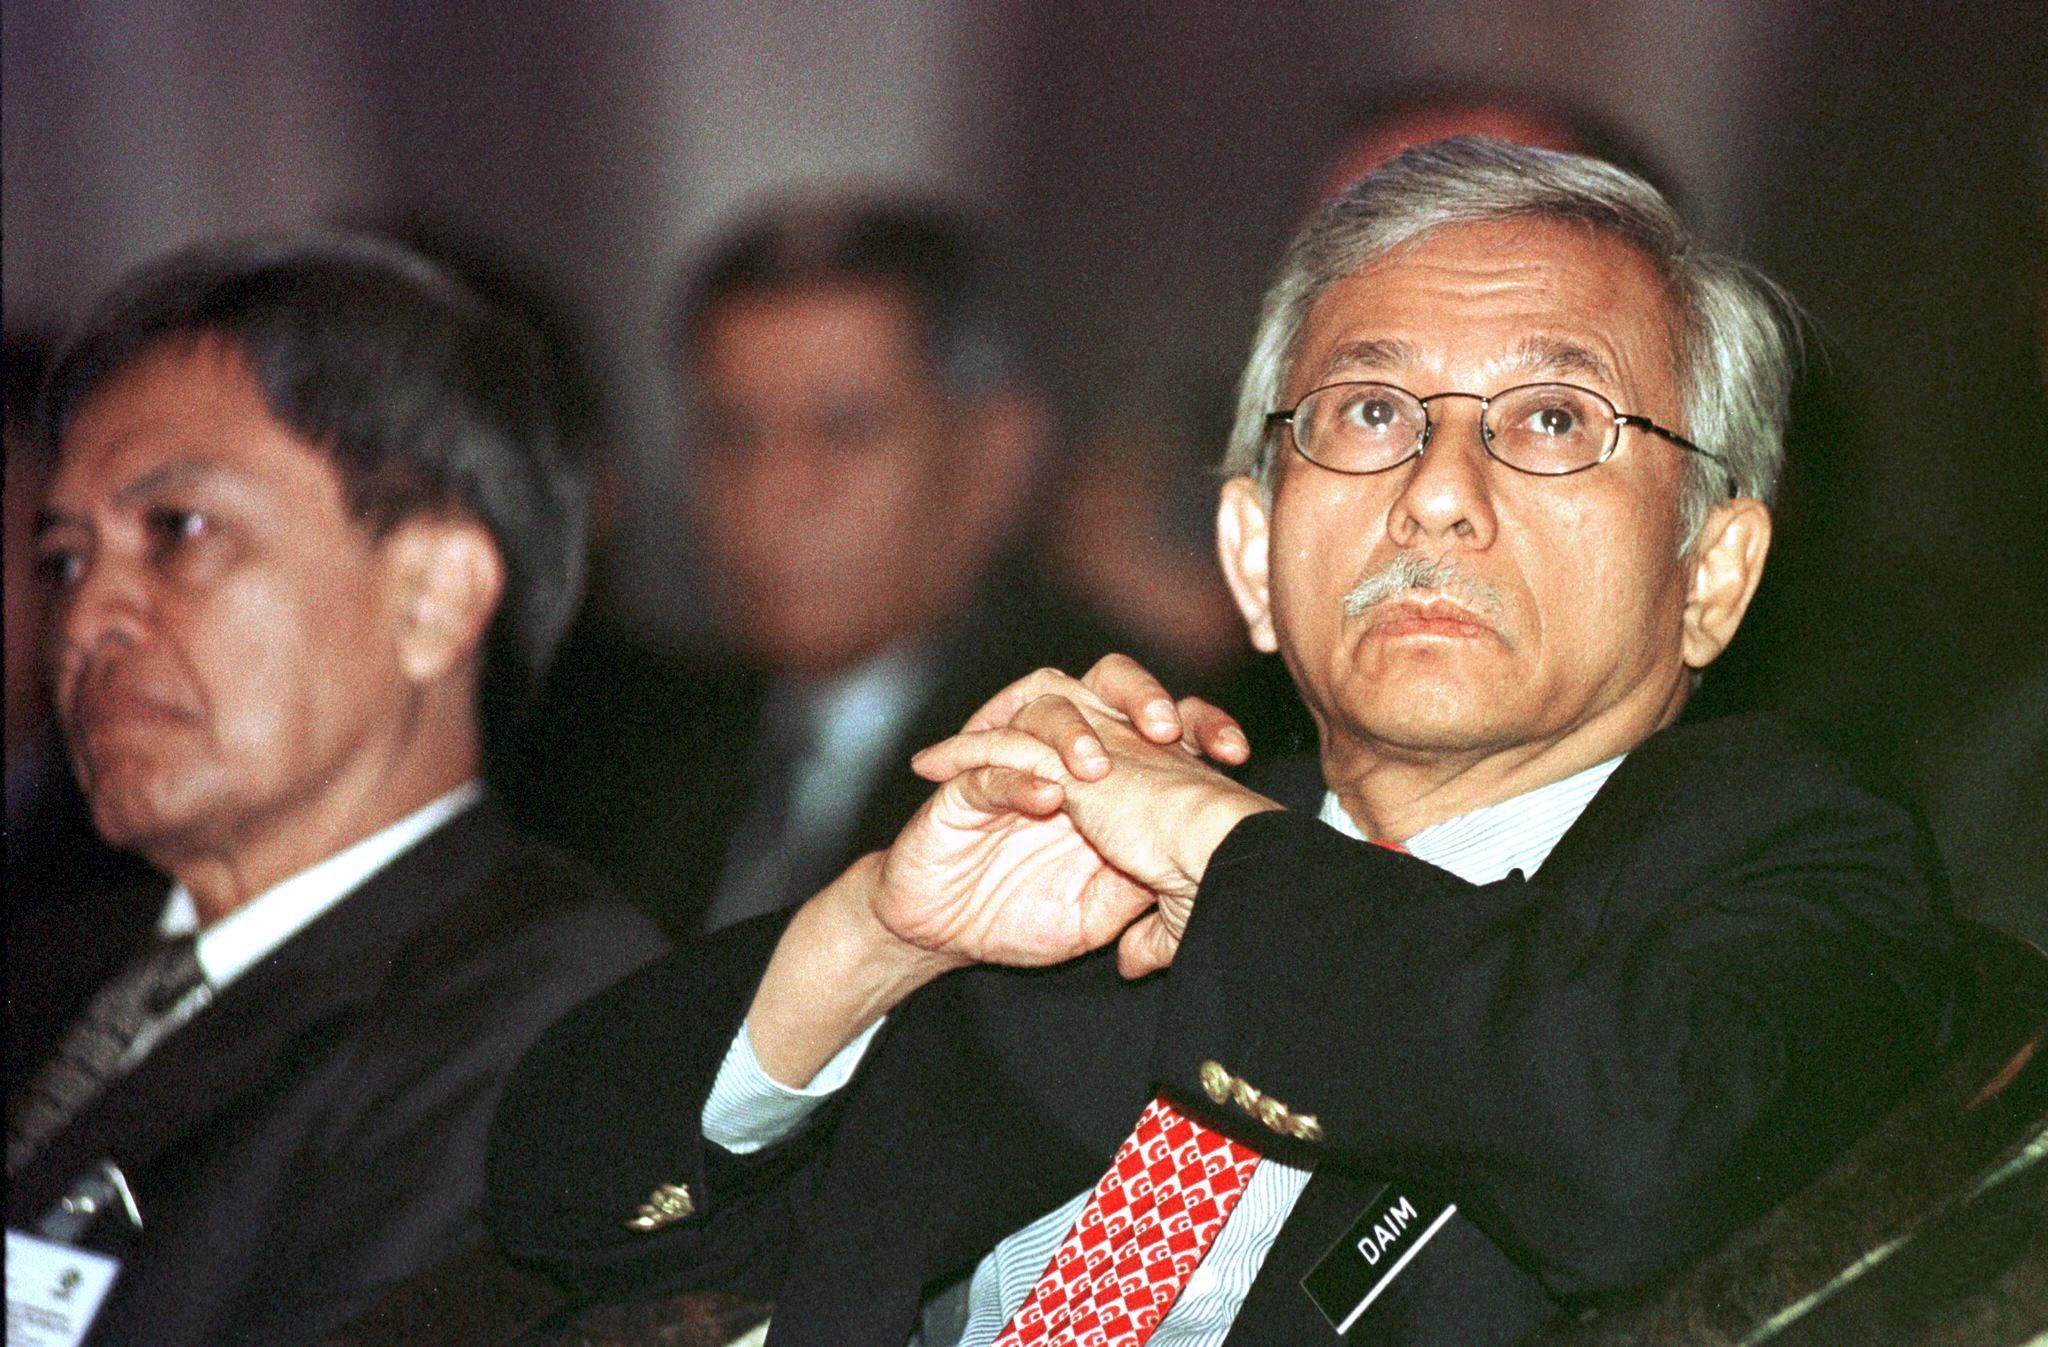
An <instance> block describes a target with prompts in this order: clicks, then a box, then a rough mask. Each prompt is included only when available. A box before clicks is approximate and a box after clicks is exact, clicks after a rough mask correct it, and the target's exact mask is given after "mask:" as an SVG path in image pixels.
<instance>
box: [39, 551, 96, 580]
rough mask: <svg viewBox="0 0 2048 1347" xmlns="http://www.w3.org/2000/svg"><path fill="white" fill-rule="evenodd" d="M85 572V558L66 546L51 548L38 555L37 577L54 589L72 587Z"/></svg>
mask: <svg viewBox="0 0 2048 1347" xmlns="http://www.w3.org/2000/svg"><path fill="white" fill-rule="evenodd" d="M84 573H85V559H84V558H83V557H81V556H79V555H78V553H76V552H74V551H71V550H69V549H66V548H50V549H47V550H45V551H43V552H41V553H39V554H38V555H37V556H36V579H38V580H40V581H41V582H42V583H44V584H46V585H48V586H50V587H51V588H52V589H70V588H71V587H72V586H74V585H76V584H77V583H78V579H79V577H80V576H81V575H83V574H84Z"/></svg>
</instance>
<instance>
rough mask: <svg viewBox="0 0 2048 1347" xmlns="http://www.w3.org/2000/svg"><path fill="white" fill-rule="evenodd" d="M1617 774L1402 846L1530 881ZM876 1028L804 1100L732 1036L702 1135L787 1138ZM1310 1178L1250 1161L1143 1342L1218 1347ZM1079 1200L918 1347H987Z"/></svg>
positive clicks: (1484, 872) (1024, 1232) (1460, 872)
mask: <svg viewBox="0 0 2048 1347" xmlns="http://www.w3.org/2000/svg"><path fill="white" fill-rule="evenodd" d="M1620 765H1621V758H1620V757H1613V758H1609V759H1608V760H1607V761H1605V762H1602V763H1599V764H1597V765H1595V766H1592V767H1588V768H1586V769H1585V770H1584V771H1582V772H1579V773H1576V774H1575V775H1572V776H1568V777H1566V778H1564V779H1563V780H1562V781H1553V782H1551V783H1550V784H1549V785H1547V786H1539V787H1537V788H1536V789H1535V790H1532V791H1529V792H1527V793H1526V794H1523V795H1518V796H1516V797H1515V798H1514V799H1512V800H1505V801H1502V802H1501V803H1499V804H1493V805H1487V806H1486V807H1484V808H1481V809H1475V810H1473V811H1472V812H1471V813H1469V814H1461V815H1459V816H1458V817H1457V818H1454V819H1448V820H1446V821H1445V822H1443V823H1439V824H1437V825H1435V826H1434V827H1430V828H1425V829H1423V830H1422V831H1421V832H1419V833H1417V834H1415V835H1414V836H1413V837H1411V838H1409V839H1408V841H1407V843H1406V845H1407V848H1408V851H1409V853H1410V854H1411V855H1413V856H1415V857H1417V858H1418V859H1421V860H1425V861H1428V862H1429V863H1430V864H1431V865H1434V866H1437V867H1439V868H1441V869H1444V870H1448V871H1450V872H1451V873H1452V874H1454V875H1456V876H1457V877H1458V878H1460V879H1462V880H1465V881H1466V882H1467V883H1471V884H1491V883H1494V882H1495V881H1497V880H1501V879H1504V878H1506V877H1507V875H1508V873H1509V872H1510V871H1513V870H1520V871H1521V872H1522V873H1523V874H1524V875H1531V874H1534V873H1535V872H1536V870H1537V867H1539V866H1541V865H1542V864H1543V862H1544V860H1545V859H1546V858H1547V857H1548V856H1549V855H1550V852H1551V849H1552V848H1553V847H1555V846H1556V845H1557V842H1558V839H1559V838H1561V837H1563V836H1564V834H1565V832H1566V830H1567V829H1569V828H1570V827H1571V826H1572V824H1573V823H1574V822H1576V821H1577V820H1578V817H1579V815H1580V814H1581V813H1582V812H1583V811H1584V810H1585V808H1586V805H1587V804H1588V803H1589V802H1590V801H1591V800H1592V798H1593V796H1594V795H1595V794H1597V793H1598V792H1599V790H1600V787H1601V786H1602V785H1604V784H1605V783H1606V781H1607V778H1608V776H1609V775H1611V774H1612V773H1613V771H1614V769H1615V768H1616V767H1619V766H1620ZM1319 817H1320V818H1321V819H1322V821H1323V822H1324V823H1327V824H1329V825H1330V826H1331V827H1333V828H1335V829H1336V830H1337V831H1339V832H1341V833H1343V834H1344V835H1345V836H1347V837H1352V838H1356V839H1358V840H1360V841H1364V840H1366V839H1365V837H1364V834H1362V833H1361V832H1360V831H1359V829H1358V827H1357V825H1356V824H1354V823H1353V822H1352V821H1351V817H1350V815H1348V814H1346V813H1345V812H1344V807H1343V806H1342V805H1340V804H1339V803H1338V802H1337V797H1336V795H1334V794H1325V795H1324V797H1323V807H1322V811H1321V813H1320V815H1319ZM879 1027H880V1025H879V1024H877V1025H874V1026H871V1027H870V1028H869V1029H868V1030H867V1031H866V1032H865V1033H863V1034H862V1035H861V1036H860V1037H859V1038H857V1039H856V1040H854V1042H852V1043H850V1044H848V1045H847V1047H846V1048H845V1049H844V1050H842V1051H841V1052H840V1053H839V1055H838V1056H837V1057H834V1058H833V1059H832V1061H831V1062H829V1063H827V1064H826V1066H825V1068H824V1069H823V1070H821V1071H820V1072H819V1073H818V1075H817V1076H816V1078H814V1079H813V1080H812V1081H811V1083H810V1084H809V1085H808V1086H806V1087H805V1088H804V1089H802V1090H792V1089H789V1088H788V1087H786V1086H783V1085H780V1084H778V1083H777V1082H776V1081H775V1080H774V1079H773V1078H771V1077H770V1076H769V1075H768V1073H767V1072H765V1071H763V1070H762V1069H761V1064H760V1062H759V1060H758V1059H757V1058H756V1057H755V1056H754V1049H753V1045H752V1043H750V1042H749V1041H748V1039H747V1031H746V1029H745V1028H744V1027H742V1028H741V1029H740V1032H739V1034H738V1035H737V1036H736V1037H735V1038H734V1039H733V1044H732V1047H731V1049H730V1050H729V1051H728V1052H727V1054H726V1058H725V1063H724V1065H723V1066H721V1067H720V1069H719V1073H718V1079H717V1081H716V1083H715V1084H714V1085H713V1086H712V1090H711V1098H710V1100H709V1101H708V1102H707V1103H706V1104H705V1106H704V1123H703V1126H704V1135H705V1137H706V1138H707V1139H708V1140H710V1141H713V1142H715V1143H717V1144H718V1145H720V1146H723V1147H725V1148H726V1149H727V1150H730V1151H733V1152H735V1153H737V1154H741V1155H744V1154H747V1153H749V1152H752V1151H756V1150H759V1149H761V1148H762V1147H763V1146H767V1145H771V1144H773V1143H774V1142H776V1141H778V1140H780V1139H781V1138H783V1137H785V1136H788V1135H789V1134H790V1133H791V1132H793V1131H795V1130H796V1129H797V1128H798V1127H799V1126H801V1125H802V1123H803V1121H804V1119H806V1118H808V1117H809V1116H810V1114H811V1112H812V1110H813V1109H815V1108H816V1107H817V1106H818V1104H819V1102H820V1101H822V1100H823V1099H825V1098H826V1097H828V1096H829V1095H831V1094H832V1092H833V1091H835V1090H837V1089H839V1088H840V1087H842V1086H843V1085H845V1083H846V1082H847V1080H848V1079H850V1078H851V1077H852V1075H853V1071H854V1068H855V1067H857V1066H858V1065H859V1064H860V1059H861V1056H862V1054H863V1053H865V1052H866V1051H867V1046H868V1044H869V1042H871V1041H872V1040H873V1037H874V1034H875V1030H876V1029H877V1028H879ZM1308 1179H1309V1171H1308V1170H1306V1169H1299V1168H1296V1167H1295V1166H1293V1165H1287V1164H1282V1163H1281V1162H1280V1161H1278V1160H1261V1161H1259V1163H1258V1167H1257V1168H1256V1169H1254V1170H1253V1171H1252V1177H1251V1181H1250V1182H1249V1183H1247V1184H1246V1185H1245V1190H1244V1195H1243V1196H1242V1197H1241V1198H1239V1199H1238V1203H1237V1206H1236V1208H1235V1209H1233V1210H1232V1211H1231V1213H1230V1217H1229V1219H1228V1220H1226V1221H1225V1222H1224V1223H1223V1229H1222V1230H1221V1231H1219V1232H1218V1233H1217V1236H1216V1242H1215V1244H1213V1245H1212V1246H1210V1249H1209V1252H1208V1255H1207V1256H1206V1257H1204V1258H1203V1259H1202V1262H1201V1264H1200V1265H1199V1266H1197V1267H1196V1268H1195V1271H1194V1274H1193V1275H1192V1276H1191V1277H1189V1278H1188V1284H1187V1285H1186V1286H1185V1287H1184V1288H1183V1289H1182V1290H1181V1293H1180V1296H1179V1297H1178V1298H1177V1299H1176V1300H1175V1301H1174V1302H1173V1308H1172V1309H1171V1310H1169V1311H1167V1315H1166V1319H1165V1321H1164V1322H1162V1323H1161V1324H1160V1325H1159V1328H1158V1330H1157V1331H1156V1332H1155V1333H1153V1335H1152V1338H1151V1341H1152V1342H1153V1343H1155V1344H1157V1345H1158V1347H1217V1344H1219V1343H1221V1342H1222V1341H1223V1338H1224V1335H1225V1334H1227V1333H1228V1332H1229V1331H1230V1325H1231V1322H1232V1321H1233V1320H1235V1319H1236V1318H1237V1311H1238V1307H1239V1306H1240V1305H1242V1304H1243V1303H1244V1298H1245V1296H1246V1294H1247V1293H1249V1292H1250V1290H1251V1286H1252V1280H1253V1279H1254V1278H1256V1277H1257V1276H1258V1275H1259V1265H1260V1264H1261V1263H1263V1262H1264V1261H1265V1258H1266V1251H1267V1250H1268V1249H1270V1248H1272V1246H1273V1241H1274V1239H1275V1238H1277V1237H1278V1235H1279V1234H1280V1227H1281V1226H1282V1225H1284V1224H1286V1222H1287V1217H1288V1213H1290V1212H1291V1211H1293V1209H1294V1203H1295V1200H1296V1199H1297V1198H1299V1197H1300V1196H1301V1190H1302V1188H1303V1187H1305V1186H1306V1185H1307V1183H1308ZM1088 1196H1089V1195H1088V1193H1087V1192H1080V1193H1076V1194H1075V1195H1074V1196H1073V1197H1072V1198H1070V1199H1069V1200H1068V1201H1066V1202H1064V1203H1062V1204H1060V1205H1059V1206H1058V1207H1055V1208H1054V1209H1053V1210H1051V1211H1049V1212H1047V1213H1046V1214H1045V1215H1043V1216H1041V1217H1039V1218H1038V1219H1037V1220H1035V1221H1033V1222H1031V1224H1029V1225H1027V1226H1025V1227H1024V1228H1023V1229H1021V1230H1018V1231H1017V1232H1015V1233H1014V1234H1011V1235H1009V1236H1007V1237H1006V1238H1004V1239H1003V1240H1002V1241H1001V1242H1000V1243H998V1244H997V1245H996V1247H995V1248H994V1249H993V1250H992V1251H991V1252H990V1253H989V1255H988V1256H987V1257H986V1258H984V1259H982V1260H981V1264H980V1266H979V1267H977V1268H976V1269H975V1270H974V1278H973V1281H972V1282H971V1283H970V1284H969V1287H968V1293H967V1322H966V1327H965V1329H964V1330H963V1331H962V1332H961V1333H960V1334H959V1336H958V1337H957V1338H956V1339H950V1340H949V1341H946V1342H941V1341H939V1340H936V1339H934V1340H928V1341H924V1342H922V1343H921V1344H920V1347H989V1344H990V1343H992V1342H994V1341H995V1337H996V1334H997V1333H999V1332H1001V1331H1002V1327H1003V1325H1004V1324H1005V1323H1007V1322H1009V1319H1010V1316H1011V1315H1013V1314H1015V1313H1016V1312H1017V1308H1018V1306H1020V1305H1022V1304H1023V1303H1024V1297H1025V1296H1027V1295H1029V1294H1030V1292H1031V1288H1032V1287H1033V1286H1034V1285H1036V1284H1037V1281H1038V1278H1039V1277H1040V1275H1041V1274H1043V1273H1044V1271H1045V1269H1046V1265H1047V1264H1049V1263H1050V1262H1051V1261H1052V1256H1053V1254H1054V1253H1055V1252H1057V1251H1058V1249H1059V1246H1060V1243H1061V1241H1062V1240H1064V1239H1065V1238H1066V1234H1067V1230H1068V1229H1069V1228H1070V1227H1071V1226H1072V1225H1073V1224H1074V1221H1075V1218H1077V1217H1078V1216H1080V1214H1081V1209H1082V1208H1083V1207H1085V1206H1086V1205H1087V1203H1088Z"/></svg>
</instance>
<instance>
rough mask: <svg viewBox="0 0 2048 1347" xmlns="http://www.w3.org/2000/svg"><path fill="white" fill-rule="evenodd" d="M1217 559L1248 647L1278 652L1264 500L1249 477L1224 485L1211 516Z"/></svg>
mask: <svg viewBox="0 0 2048 1347" xmlns="http://www.w3.org/2000/svg"><path fill="white" fill-rule="evenodd" d="M1216 554H1217V557H1218V559H1219V560H1221V561H1222V563H1223V578H1224V580H1225V581H1227V582H1228V583H1229V585H1230V597H1232V598H1233V599H1236V600H1237V611H1238V612H1240V613H1242V614H1244V625H1245V628H1246V630H1247V631H1249V632H1250V633H1251V638H1252V645H1253V647H1254V648H1256V649H1258V650H1261V651H1264V652H1265V653H1266V654H1268V655H1270V654H1272V653H1273V652H1274V651H1276V650H1278V649H1279V648H1280V639H1279V637H1278V636H1276V635H1275V634H1274V631H1273V596H1272V588H1271V585H1270V583H1269V571H1268V562H1269V560H1270V557H1271V547H1270V545H1269V542H1268V536H1267V532H1266V498H1265V493H1264V492H1263V491H1261V490H1260V488H1259V484H1258V483H1257V482H1255V481H1253V480H1252V479H1251V478H1249V477H1233V478H1231V479H1230V480H1229V481H1227V482H1225V483H1224V484H1223V500H1222V503H1221V504H1220V505H1219V506H1218V507H1217V510H1216Z"/></svg>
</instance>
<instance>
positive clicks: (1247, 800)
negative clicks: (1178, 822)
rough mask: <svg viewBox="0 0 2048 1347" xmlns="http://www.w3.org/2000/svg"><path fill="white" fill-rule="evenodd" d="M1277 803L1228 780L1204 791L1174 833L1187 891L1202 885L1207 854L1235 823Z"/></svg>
mask: <svg viewBox="0 0 2048 1347" xmlns="http://www.w3.org/2000/svg"><path fill="white" fill-rule="evenodd" d="M1280 807H1281V806H1280V805H1279V804H1278V803H1276V802H1274V801H1272V800H1269V799H1267V798H1266V797H1265V796H1263V795H1260V794H1258V793H1257V792H1255V791H1249V790H1246V789H1245V788H1244V787H1242V786H1239V785H1237V784H1236V783H1235V782H1230V783H1228V784H1227V787H1226V788H1224V789H1219V790H1214V791H1211V792H1210V793H1208V794H1207V795H1206V796H1205V798H1204V799H1203V800H1202V801H1201V803H1200V804H1199V805H1198V806H1197V807H1196V808H1194V809H1193V810H1191V811H1189V824H1188V826H1187V827H1185V828H1183V829H1181V830H1180V831H1179V833H1178V834H1177V836H1178V837H1179V840H1180V846H1179V848H1178V850H1179V854H1178V856H1177V857H1176V858H1175V859H1176V862H1177V865H1178V868H1179V869H1180V871H1181V873H1182V874H1183V875H1185V876H1186V877H1187V885H1188V893H1189V895H1190V896H1192V895H1193V893H1194V892H1195V890H1197V889H1199V888H1200V887H1201V885H1202V879H1203V877H1204V876H1205V875H1206V874H1207V873H1208V871H1209V858H1210V857H1211V856H1214V855H1215V854H1216V849H1217V848H1218V847H1220V846H1222V845H1223V839H1224V838H1226V837H1228V836H1230V834H1231V833H1232V831H1234V830H1235V829H1236V827H1237V825H1238V824H1240V823H1242V822H1244V821H1245V820H1246V819H1248V818H1250V817H1251V816H1252V815H1253V814H1263V813H1267V812H1268V811H1271V810H1276V809H1279V808H1280Z"/></svg>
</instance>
